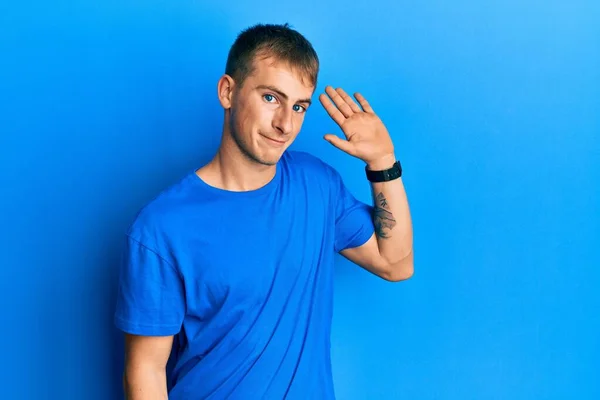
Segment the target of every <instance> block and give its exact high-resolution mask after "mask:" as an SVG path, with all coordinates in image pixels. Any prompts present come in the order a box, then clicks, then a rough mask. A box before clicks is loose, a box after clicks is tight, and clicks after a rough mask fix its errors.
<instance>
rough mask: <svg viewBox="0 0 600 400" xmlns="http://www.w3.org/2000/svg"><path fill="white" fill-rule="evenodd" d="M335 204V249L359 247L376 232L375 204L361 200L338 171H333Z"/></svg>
mask: <svg viewBox="0 0 600 400" xmlns="http://www.w3.org/2000/svg"><path fill="white" fill-rule="evenodd" d="M333 183H334V185H333V187H334V196H333V201H334V204H335V210H336V211H335V213H336V215H335V244H334V246H335V251H336V252H340V251H342V250H344V249H347V248H353V247H358V246H361V245H363V244H365V243H366V242H367V240H369V238H370V237H371V236H372V235H373V233H374V232H375V229H374V226H373V217H372V215H373V214H372V210H373V206H372V205H369V204H366V203H364V202H362V201H359V200H357V199H356V197H354V195H353V194H352V193H351V192H350V190H349V189H348V188H347V187H346V185H345V184H344V182H343V180H342V177H341V176H340V174H339V173H338V172H337V171H333Z"/></svg>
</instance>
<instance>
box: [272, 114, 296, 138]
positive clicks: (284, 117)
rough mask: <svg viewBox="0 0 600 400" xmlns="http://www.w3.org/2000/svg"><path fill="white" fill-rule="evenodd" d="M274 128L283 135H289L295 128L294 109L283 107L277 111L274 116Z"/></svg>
mask: <svg viewBox="0 0 600 400" xmlns="http://www.w3.org/2000/svg"><path fill="white" fill-rule="evenodd" d="M273 128H275V129H277V130H278V131H279V133H281V134H282V135H289V134H290V133H292V131H293V129H294V120H293V115H292V111H291V110H288V109H286V108H285V107H281V108H279V109H278V110H277V112H276V113H275V117H274V118H273Z"/></svg>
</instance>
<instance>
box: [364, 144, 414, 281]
mask: <svg viewBox="0 0 600 400" xmlns="http://www.w3.org/2000/svg"><path fill="white" fill-rule="evenodd" d="M395 161H396V160H395V159H394V157H393V156H389V157H386V158H385V159H383V160H378V161H377V162H374V163H370V164H369V165H368V168H369V169H372V170H383V169H387V168H390V167H391V166H392V165H393V164H394V162H395ZM371 189H372V193H373V206H374V211H373V224H374V226H375V235H376V237H377V244H378V247H379V252H380V254H381V256H382V257H383V258H384V259H385V260H386V261H387V262H388V263H389V264H390V265H392V266H398V265H401V264H402V263H403V262H407V261H409V260H410V262H407V264H412V261H411V260H412V248H413V232H412V221H411V216H410V210H409V205H408V199H407V195H406V191H405V189H404V183H403V182H402V178H398V179H394V180H391V181H388V182H372V183H371ZM409 267H410V268H411V269H412V265H409Z"/></svg>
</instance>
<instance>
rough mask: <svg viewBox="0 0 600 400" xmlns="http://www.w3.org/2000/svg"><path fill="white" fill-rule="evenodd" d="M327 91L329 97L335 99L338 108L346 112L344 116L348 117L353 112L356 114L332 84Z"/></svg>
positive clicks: (343, 112)
mask: <svg viewBox="0 0 600 400" xmlns="http://www.w3.org/2000/svg"><path fill="white" fill-rule="evenodd" d="M325 92H327V94H328V95H329V97H331V100H333V102H334V103H335V105H336V106H337V108H338V109H339V110H340V111H341V112H342V114H344V116H345V117H346V118H348V117H350V116H351V115H352V114H354V112H353V111H352V108H350V105H349V104H348V103H346V102H345V101H344V99H343V98H342V96H340V95H339V93H338V92H336V91H335V89H334V88H332V87H331V86H327V87H326V88H325Z"/></svg>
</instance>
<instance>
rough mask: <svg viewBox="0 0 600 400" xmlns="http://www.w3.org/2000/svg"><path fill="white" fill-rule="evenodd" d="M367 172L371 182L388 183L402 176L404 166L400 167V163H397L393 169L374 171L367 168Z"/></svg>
mask: <svg viewBox="0 0 600 400" xmlns="http://www.w3.org/2000/svg"><path fill="white" fill-rule="evenodd" d="M365 172H366V174H367V179H368V180H369V181H370V182H387V181H392V180H394V179H398V178H400V177H401V176H402V165H400V161H396V162H395V163H394V165H392V167H391V168H388V169H384V170H380V171H372V170H370V169H369V168H368V166H367V167H365Z"/></svg>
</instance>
